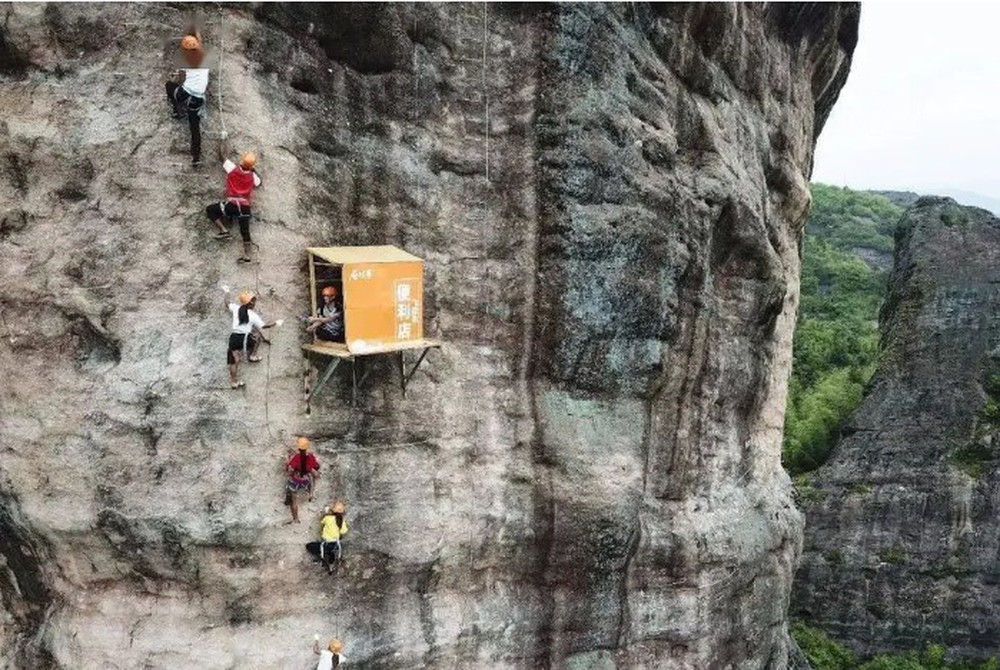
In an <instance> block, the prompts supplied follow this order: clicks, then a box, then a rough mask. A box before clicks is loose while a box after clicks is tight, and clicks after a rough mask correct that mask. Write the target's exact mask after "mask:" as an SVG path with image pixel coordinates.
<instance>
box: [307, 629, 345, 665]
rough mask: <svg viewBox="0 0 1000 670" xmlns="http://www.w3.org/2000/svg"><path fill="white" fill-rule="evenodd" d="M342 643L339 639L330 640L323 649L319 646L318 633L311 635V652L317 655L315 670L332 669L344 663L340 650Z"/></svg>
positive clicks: (342, 646)
mask: <svg viewBox="0 0 1000 670" xmlns="http://www.w3.org/2000/svg"><path fill="white" fill-rule="evenodd" d="M343 648H344V645H343V644H342V643H341V642H340V640H330V645H329V646H328V647H327V648H326V649H323V650H320V648H319V635H316V636H314V637H313V653H314V654H318V655H319V663H317V664H316V670H333V668H339V667H340V666H342V665H344V655H343V654H341V653H340V652H341V651H342V650H343Z"/></svg>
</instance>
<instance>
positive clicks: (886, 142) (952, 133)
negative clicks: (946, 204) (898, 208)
mask: <svg viewBox="0 0 1000 670" xmlns="http://www.w3.org/2000/svg"><path fill="white" fill-rule="evenodd" d="M998 26H1000V3H994V4H992V5H991V4H990V3H987V2H916V3H914V2H879V3H873V2H866V3H863V4H862V7H861V36H860V39H859V41H858V47H857V49H856V50H855V52H854V62H853V65H852V67H851V74H850V76H849V77H848V79H847V85H846V86H845V87H844V89H843V90H842V91H841V93H840V99H839V100H838V102H837V104H836V105H835V106H834V108H833V112H832V113H831V115H830V118H829V120H828V121H827V124H826V127H825V128H824V129H823V133H822V134H821V135H820V138H819V143H818V145H817V148H816V160H815V165H814V169H813V181H819V182H824V183H828V184H834V185H837V186H850V187H852V188H858V189H862V188H864V189H879V188H884V189H890V188H899V189H902V188H907V189H912V190H917V191H920V190H921V189H924V192H929V191H931V190H933V189H942V188H950V189H964V190H968V191H976V192H978V193H982V194H983V195H987V196H991V197H997V198H1000V32H998V31H997V27H998Z"/></svg>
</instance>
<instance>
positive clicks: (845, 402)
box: [783, 184, 903, 474]
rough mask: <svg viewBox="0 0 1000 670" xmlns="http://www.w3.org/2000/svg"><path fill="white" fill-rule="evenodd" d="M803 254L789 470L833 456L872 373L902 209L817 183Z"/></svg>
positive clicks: (788, 423)
mask: <svg viewBox="0 0 1000 670" xmlns="http://www.w3.org/2000/svg"><path fill="white" fill-rule="evenodd" d="M812 195H813V210H812V214H811V215H810V218H809V221H808V222H807V224H806V235H805V240H804V242H803V252H802V278H801V293H800V295H801V300H800V304H799V318H798V326H797V328H796V331H795V339H794V350H793V363H792V378H791V380H790V382H789V393H788V406H787V409H786V417H785V438H784V448H783V460H784V463H785V467H786V468H788V470H789V471H790V472H791V473H792V474H799V473H803V472H808V471H809V470H813V469H815V468H817V467H819V466H820V465H822V464H823V463H824V462H825V461H826V459H827V458H828V456H829V453H830V449H831V448H832V447H833V444H834V443H835V441H836V439H837V435H838V432H839V430H840V428H841V427H842V426H843V424H844V422H845V421H846V420H847V418H848V417H849V416H850V414H851V412H852V411H854V409H855V408H856V407H857V406H858V403H859V402H860V401H861V397H862V395H863V393H864V388H865V385H866V384H867V383H868V380H869V379H870V378H871V375H872V373H873V372H874V370H875V360H876V357H877V355H878V341H879V338H878V309H879V305H880V304H881V302H882V300H883V298H884V295H885V288H886V279H887V275H888V273H887V271H886V270H885V269H879V268H878V267H873V266H872V265H869V263H868V262H866V261H865V260H863V259H862V257H861V254H862V253H866V254H876V255H877V254H882V255H883V258H884V256H885V254H887V253H888V252H890V251H891V250H892V247H893V240H892V232H893V230H894V228H895V225H896V223H897V221H898V220H899V218H900V216H901V215H902V211H903V210H902V208H900V207H898V206H896V205H894V204H893V203H891V202H889V200H887V199H886V198H884V197H882V196H879V195H875V194H872V193H866V192H864V191H852V190H850V189H846V188H836V187H833V186H826V185H823V184H813V186H812Z"/></svg>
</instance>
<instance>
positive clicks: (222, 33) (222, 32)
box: [215, 3, 229, 138]
mask: <svg viewBox="0 0 1000 670" xmlns="http://www.w3.org/2000/svg"><path fill="white" fill-rule="evenodd" d="M216 4H217V5H218V7H219V71H218V73H217V77H218V79H219V92H218V95H217V96H216V98H215V106H216V107H217V108H218V110H219V122H220V123H221V124H222V137H224V138H227V137H229V133H228V132H227V131H226V116H225V115H224V114H223V113H222V56H223V54H225V53H226V13H225V10H223V8H222V3H216Z"/></svg>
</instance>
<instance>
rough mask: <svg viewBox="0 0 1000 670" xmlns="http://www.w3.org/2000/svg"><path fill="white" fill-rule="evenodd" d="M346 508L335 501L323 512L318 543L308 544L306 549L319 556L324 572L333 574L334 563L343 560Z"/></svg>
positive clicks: (346, 528)
mask: <svg viewBox="0 0 1000 670" xmlns="http://www.w3.org/2000/svg"><path fill="white" fill-rule="evenodd" d="M346 512H347V507H346V506H345V505H344V503H342V502H340V501H337V502H335V503H333V504H332V505H329V506H328V507H326V509H324V510H323V518H322V519H320V522H319V523H320V530H319V537H320V539H319V542H309V543H307V544H306V549H307V550H308V551H309V552H310V553H312V554H314V555H316V556H319V559H320V560H321V561H323V565H324V566H326V571H327V572H328V573H329V574H331V575H332V574H333V567H334V561H336V562H338V563H339V562H340V561H341V560H343V546H342V544H341V542H342V540H343V539H344V536H345V535H347V530H348V527H347V519H346V518H344V515H345V514H346Z"/></svg>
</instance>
